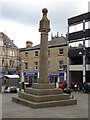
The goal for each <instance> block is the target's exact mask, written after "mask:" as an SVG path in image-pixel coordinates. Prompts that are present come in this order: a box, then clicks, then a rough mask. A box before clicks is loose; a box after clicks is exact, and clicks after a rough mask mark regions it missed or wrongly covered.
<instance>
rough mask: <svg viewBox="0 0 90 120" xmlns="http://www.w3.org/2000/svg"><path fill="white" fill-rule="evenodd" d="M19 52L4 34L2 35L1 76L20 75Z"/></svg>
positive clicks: (0, 35) (0, 50)
mask: <svg viewBox="0 0 90 120" xmlns="http://www.w3.org/2000/svg"><path fill="white" fill-rule="evenodd" d="M18 64H19V50H18V48H17V46H16V45H15V44H14V43H13V40H10V39H9V38H8V36H7V35H5V34H4V33H3V32H1V33H0V76H4V75H7V74H9V75H10V74H18V72H19V66H18Z"/></svg>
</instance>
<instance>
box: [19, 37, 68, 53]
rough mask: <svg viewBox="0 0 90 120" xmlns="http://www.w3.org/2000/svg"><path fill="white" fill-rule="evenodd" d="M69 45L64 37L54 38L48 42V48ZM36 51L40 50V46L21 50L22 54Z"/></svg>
mask: <svg viewBox="0 0 90 120" xmlns="http://www.w3.org/2000/svg"><path fill="white" fill-rule="evenodd" d="M64 45H67V38H66V37H64V36H60V37H56V36H55V37H53V39H52V40H50V41H48V47H49V48H51V47H58V46H64ZM35 49H40V44H39V45H36V46H33V47H30V48H20V52H22V51H29V50H35Z"/></svg>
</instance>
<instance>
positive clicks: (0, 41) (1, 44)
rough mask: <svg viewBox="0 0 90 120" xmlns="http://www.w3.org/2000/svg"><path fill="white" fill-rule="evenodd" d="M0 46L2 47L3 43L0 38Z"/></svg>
mask: <svg viewBox="0 0 90 120" xmlns="http://www.w3.org/2000/svg"><path fill="white" fill-rule="evenodd" d="M0 46H3V41H2V39H1V38H0Z"/></svg>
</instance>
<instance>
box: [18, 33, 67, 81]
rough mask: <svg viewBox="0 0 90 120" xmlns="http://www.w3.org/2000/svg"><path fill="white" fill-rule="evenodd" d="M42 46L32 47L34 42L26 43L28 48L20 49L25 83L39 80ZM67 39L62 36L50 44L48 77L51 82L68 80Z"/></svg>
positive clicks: (54, 38)
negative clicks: (30, 80)
mask: <svg viewBox="0 0 90 120" xmlns="http://www.w3.org/2000/svg"><path fill="white" fill-rule="evenodd" d="M39 54H40V45H37V46H34V47H32V42H29V41H27V42H26V48H21V49H20V58H21V64H20V67H21V76H22V75H23V78H24V80H25V82H28V81H29V79H32V80H33V82H36V81H37V79H38V78H39ZM66 66H67V38H66V37H63V36H62V35H61V36H60V37H59V35H58V34H57V36H55V37H53V36H52V39H51V40H50V41H49V42H48V77H49V80H50V82H59V81H60V82H62V81H64V80H66Z"/></svg>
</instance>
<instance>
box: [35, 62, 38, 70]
mask: <svg viewBox="0 0 90 120" xmlns="http://www.w3.org/2000/svg"><path fill="white" fill-rule="evenodd" d="M34 66H35V70H38V62H35V63H34Z"/></svg>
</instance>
